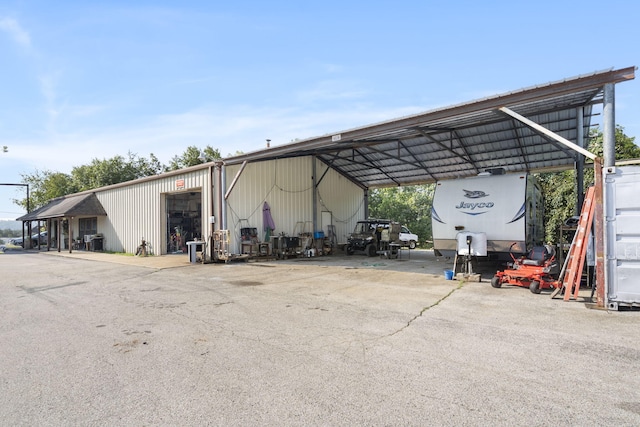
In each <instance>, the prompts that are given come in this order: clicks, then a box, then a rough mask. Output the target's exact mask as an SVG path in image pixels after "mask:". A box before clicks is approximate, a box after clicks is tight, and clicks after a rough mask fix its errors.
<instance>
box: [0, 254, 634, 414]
mask: <svg viewBox="0 0 640 427" xmlns="http://www.w3.org/2000/svg"><path fill="white" fill-rule="evenodd" d="M117 257H120V256H118V255H111V256H109V255H107V254H94V253H91V254H90V253H87V254H83V255H82V257H81V256H80V254H78V255H75V256H55V255H53V256H52V255H51V254H44V253H39V254H38V253H34V252H33V251H25V252H24V253H11V254H4V255H0V271H2V278H1V280H0V342H1V343H2V346H0V372H2V380H1V381H0V419H2V420H3V423H5V424H7V425H98V424H99V425H354V424H355V425H454V424H455V425H505V426H507V425H509V426H512V425H638V424H640V378H639V377H638V376H637V375H634V372H635V370H636V367H637V365H638V362H640V356H638V355H639V354H640V340H638V339H637V337H638V326H640V316H639V314H640V313H636V312H608V311H604V310H590V309H588V308H587V305H586V304H585V302H584V301H583V300H580V301H569V302H564V301H561V300H560V301H559V300H552V299H551V298H550V297H549V294H548V293H544V292H543V293H542V294H540V295H534V294H531V292H529V291H528V290H527V289H523V288H519V287H503V288H501V289H494V288H492V287H491V285H490V284H489V283H488V280H485V281H483V282H480V283H477V282H476V283H461V282H458V281H454V280H445V278H444V275H443V268H442V266H443V265H442V264H441V262H439V261H437V260H435V259H433V260H426V261H428V262H426V261H424V262H422V263H420V262H418V261H417V257H414V254H413V253H412V254H411V260H412V262H411V263H410V262H409V260H408V259H407V261H404V262H402V263H393V264H391V263H389V262H388V260H387V261H382V260H374V259H367V258H365V257H360V258H355V256H354V257H351V258H350V259H347V260H340V259H339V258H333V259H331V258H330V257H327V258H326V259H325V260H320V259H318V260H314V261H303V260H300V261H296V260H294V261H291V262H279V261H278V262H255V263H237V264H205V265H203V264H195V265H192V264H188V263H185V264H182V265H177V266H176V267H175V268H166V267H162V266H161V267H154V266H151V265H143V264H142V263H145V262H148V260H147V259H140V258H138V259H136V258H134V257H126V258H130V259H128V260H127V263H124V262H121V261H122V260H121V259H118V258H117ZM157 258H159V259H160V260H162V261H164V264H163V266H164V265H167V264H168V263H169V262H172V260H169V259H167V260H163V259H162V258H164V257H157ZM176 259H178V258H176ZM113 260H116V261H113ZM160 260H158V261H160ZM185 260H186V256H185ZM154 261H156V260H154ZM414 261H415V262H414ZM134 262H139V263H141V264H140V265H133V264H132V263H134ZM334 263H335V265H333V264H334ZM400 266H402V268H403V269H404V270H410V269H415V271H396V270H394V269H395V268H398V267H400Z"/></svg>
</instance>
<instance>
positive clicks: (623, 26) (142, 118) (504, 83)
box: [0, 0, 640, 219]
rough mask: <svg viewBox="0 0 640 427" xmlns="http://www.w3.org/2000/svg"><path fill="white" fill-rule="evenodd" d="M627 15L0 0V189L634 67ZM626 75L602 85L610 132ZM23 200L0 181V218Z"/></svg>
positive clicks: (486, 5)
mask: <svg viewBox="0 0 640 427" xmlns="http://www.w3.org/2000/svg"><path fill="white" fill-rule="evenodd" d="M639 21H640V2H637V1H635V0H628V1H620V0H610V1H607V2H603V1H591V0H582V1H563V0H555V1H547V0H539V1H536V2H516V1H512V0H510V1H502V0H496V1H483V2H480V1H456V0H449V1H438V2H436V1H430V0H415V1H413V0H411V1H402V0H400V1H396V2H391V1H377V0H368V1H348V0H341V1H334V0H324V1H321V2H318V1H314V0H310V1H304V2H293V1H290V0H288V1H280V0H272V1H268V2H266V1H243V0H235V1H218V0H210V1H188V0H185V1H181V2H174V1H163V0H155V1H135V0H131V1H119V0H110V1H105V2H103V1H64V0H60V1H56V2H51V1H28V0H4V1H3V2H2V3H1V4H0V148H1V147H2V146H7V147H8V152H6V153H2V152H0V183H21V182H23V180H22V176H23V175H31V174H34V173H35V172H36V171H54V172H63V173H70V172H71V170H72V168H73V167H75V166H81V165H86V164H89V163H91V161H92V160H93V159H100V160H102V159H109V158H112V157H114V156H117V155H121V156H125V157H126V156H127V153H129V152H131V153H133V154H135V155H137V156H139V157H144V158H148V157H149V155H150V154H154V155H155V156H157V157H158V159H159V160H160V161H161V162H163V163H168V162H169V160H170V159H171V158H172V157H173V156H175V155H180V154H182V153H183V152H184V150H185V149H186V148H187V147H188V146H196V147H199V148H204V147H206V146H207V145H209V146H211V147H213V148H215V149H218V150H219V151H220V153H221V154H222V155H223V157H224V156H229V155H232V154H235V153H236V152H238V151H242V152H245V153H247V152H251V151H255V150H260V149H263V148H265V147H266V140H267V139H269V140H271V146H277V145H282V144H286V143H289V142H292V141H294V140H296V139H306V138H311V137H315V136H321V135H325V134H329V133H337V132H339V131H343V130H347V129H351V128H354V127H360V126H365V125H369V124H373V123H377V122H380V121H384V120H391V119H395V118H399V117H403V116H406V115H409V114H415V113H420V112H425V111H429V110H432V109H434V108H441V107H447V106H451V105H455V104H458V103H462V102H469V101H473V100H476V99H480V98H484V97H487V96H494V95H498V94H501V93H505V92H510V91H513V90H518V89H522V88H526V87H530V86H535V85H539V84H546V83H549V82H553V81H558V80H562V79H565V78H571V77H576V76H579V75H582V74H589V73H592V72H595V71H602V70H608V69H612V68H613V69H619V68H625V67H630V66H638V65H640V47H638V42H639V41H640V25H639ZM636 74H637V73H636ZM638 80H640V76H638V77H637V78H636V80H632V81H630V82H625V83H621V84H619V85H616V92H615V96H616V113H615V114H616V123H617V124H619V125H621V126H622V127H624V129H625V133H626V134H627V135H628V136H638V135H640V81H638ZM593 121H594V123H596V124H598V123H599V120H598V118H597V117H596V118H595V119H594V120H593ZM636 142H638V143H640V139H637V140H636ZM24 194H25V189H24V188H23V187H12V186H0V218H11V219H13V218H16V217H18V216H20V215H22V214H24V213H25V212H24V210H22V209H21V208H20V207H18V206H16V205H15V204H13V203H12V199H15V198H23V197H24Z"/></svg>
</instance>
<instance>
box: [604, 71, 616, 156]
mask: <svg viewBox="0 0 640 427" xmlns="http://www.w3.org/2000/svg"><path fill="white" fill-rule="evenodd" d="M602 120H603V122H602V150H603V157H604V162H603V166H604V167H605V168H606V167H610V166H613V165H615V164H616V114H615V85H614V84H613V83H607V84H605V85H604V100H603V106H602Z"/></svg>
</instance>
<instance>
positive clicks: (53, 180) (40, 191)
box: [13, 170, 78, 211]
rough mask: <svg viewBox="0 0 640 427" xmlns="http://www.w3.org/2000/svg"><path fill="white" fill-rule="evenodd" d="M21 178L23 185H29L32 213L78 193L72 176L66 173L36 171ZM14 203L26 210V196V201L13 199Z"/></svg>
mask: <svg viewBox="0 0 640 427" xmlns="http://www.w3.org/2000/svg"><path fill="white" fill-rule="evenodd" d="M21 176H22V183H23V184H29V208H30V210H32V211H33V210H34V209H37V208H39V207H41V206H44V205H45V204H46V203H47V202H48V201H49V200H51V199H55V198H56V197H61V196H64V195H67V194H70V193H75V192H76V191H78V190H77V188H76V187H75V186H74V184H73V182H72V179H71V176H70V175H67V174H64V173H60V172H53V171H50V170H45V171H39V170H36V171H35V172H34V173H33V174H22V175H21ZM13 203H15V204H16V205H18V206H20V207H22V208H23V209H25V210H26V209H27V197H26V195H25V197H24V199H13Z"/></svg>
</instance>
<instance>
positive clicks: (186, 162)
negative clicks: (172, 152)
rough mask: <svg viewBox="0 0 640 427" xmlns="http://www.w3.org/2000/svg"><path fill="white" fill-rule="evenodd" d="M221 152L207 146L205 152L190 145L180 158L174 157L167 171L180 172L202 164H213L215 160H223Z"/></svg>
mask: <svg viewBox="0 0 640 427" xmlns="http://www.w3.org/2000/svg"><path fill="white" fill-rule="evenodd" d="M221 158H222V156H221V155H220V151H218V150H217V149H214V148H212V147H210V146H209V145H207V146H206V147H205V148H204V149H203V150H200V149H199V148H198V147H196V146H195V145H190V146H189V147H187V149H186V150H184V152H183V153H182V154H181V155H179V156H173V157H172V158H171V161H170V162H169V165H168V166H167V168H166V170H167V171H172V170H178V169H184V168H188V167H190V166H196V165H200V164H202V163H207V162H212V161H214V160H219V159H221Z"/></svg>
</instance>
